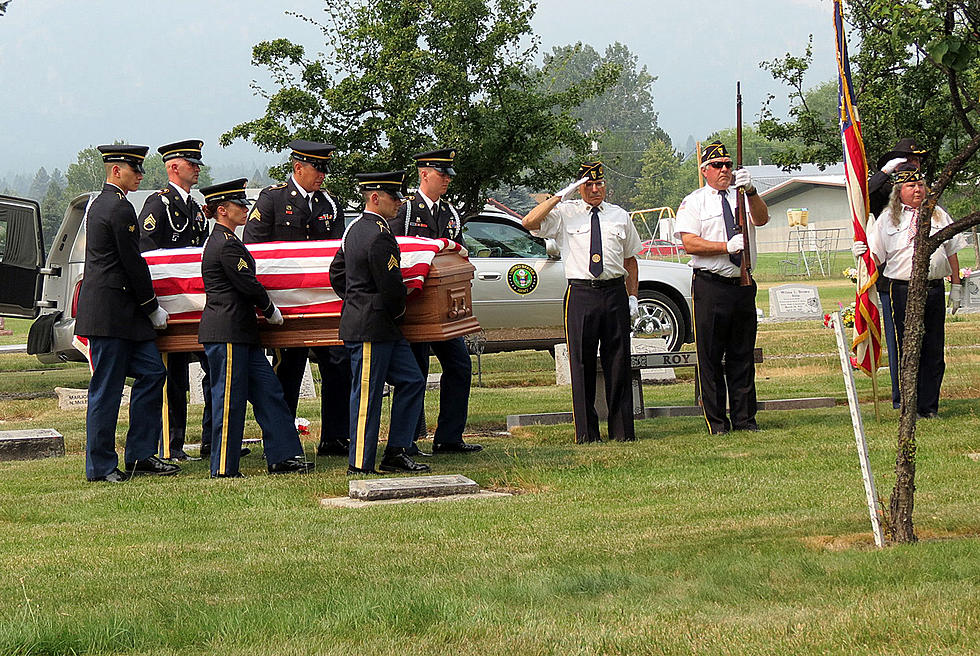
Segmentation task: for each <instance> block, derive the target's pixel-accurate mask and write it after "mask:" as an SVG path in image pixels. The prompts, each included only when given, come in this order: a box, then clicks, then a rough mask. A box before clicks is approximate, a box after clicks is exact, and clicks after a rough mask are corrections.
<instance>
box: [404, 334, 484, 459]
mask: <svg viewBox="0 0 980 656" xmlns="http://www.w3.org/2000/svg"><path fill="white" fill-rule="evenodd" d="M430 350H431V352H432V355H434V356H436V359H437V360H439V364H440V365H441V366H442V375H441V376H440V377H439V423H437V424H436V432H435V436H434V438H433V440H432V442H433V444H459V443H460V442H462V441H463V430H464V429H465V428H466V416H467V413H468V411H469V405H470V383H471V382H472V379H473V363H472V361H471V360H470V352H469V351H468V350H467V348H466V340H464V339H463V338H462V337H454V338H453V339H447V340H445V341H443V342H416V343H414V344H412V354H413V355H415V361H416V362H417V363H418V365H419V370H420V371H421V372H422V377H423V378H426V377H427V376H428V375H429V352H430ZM426 433H427V429H426V425H425V406H424V405H423V407H422V412H420V413H419V421H418V424H416V427H415V436H416V438H418V437H425V435H426Z"/></svg>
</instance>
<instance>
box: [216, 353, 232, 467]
mask: <svg viewBox="0 0 980 656" xmlns="http://www.w3.org/2000/svg"><path fill="white" fill-rule="evenodd" d="M231 352H232V351H231V344H230V343H226V344H225V399H224V400H225V404H224V405H225V407H224V408H223V409H222V411H221V458H220V459H219V460H218V473H219V474H227V473H228V471H227V464H228V415H229V413H230V410H231V374H232V367H231Z"/></svg>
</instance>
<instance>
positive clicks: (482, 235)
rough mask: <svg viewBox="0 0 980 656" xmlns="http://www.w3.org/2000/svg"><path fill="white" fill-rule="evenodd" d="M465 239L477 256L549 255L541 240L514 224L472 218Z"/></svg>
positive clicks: (468, 247) (470, 249)
mask: <svg viewBox="0 0 980 656" xmlns="http://www.w3.org/2000/svg"><path fill="white" fill-rule="evenodd" d="M463 240H464V241H465V243H466V248H467V250H469V251H470V254H472V255H473V256H475V257H541V258H546V257H548V251H547V249H546V248H545V246H544V244H543V243H542V242H541V240H539V239H537V238H535V237H532V236H531V235H529V234H528V233H527V232H525V231H524V230H522V229H521V228H518V227H517V226H514V225H507V224H505V223H495V222H491V221H481V220H479V219H470V220H469V221H467V222H466V224H465V225H464V226H463Z"/></svg>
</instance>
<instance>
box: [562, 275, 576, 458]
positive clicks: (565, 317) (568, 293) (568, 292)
mask: <svg viewBox="0 0 980 656" xmlns="http://www.w3.org/2000/svg"><path fill="white" fill-rule="evenodd" d="M571 295H572V286H571V285H569V286H568V287H567V288H566V289H565V308H564V313H563V314H562V319H563V322H564V324H565V349H568V297H569V296H571ZM571 356H572V353H571V351H568V360H569V363H571V359H572V357H571ZM576 437H578V433H576V432H575V399H574V397H573V398H572V441H573V442H575V441H576V439H575V438H576Z"/></svg>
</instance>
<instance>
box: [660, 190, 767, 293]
mask: <svg viewBox="0 0 980 656" xmlns="http://www.w3.org/2000/svg"><path fill="white" fill-rule="evenodd" d="M726 191H727V199H728V205H729V207H731V208H732V216H735V194H736V189H735V187H729V188H728V189H727V190H726ZM745 218H746V223H747V224H748V232H749V234H748V235H746V241H747V243H748V247H749V250H750V251H751V255H752V261H751V263H750V265H751V267H752V268H753V269H754V268H755V263H756V255H757V250H758V249H756V247H755V244H756V242H755V225H754V224H753V223H752V213H751V212H750V211H749V203H748V199H746V202H745ZM685 232H688V233H690V234H692V235H697V236H698V237H701V238H702V239H706V240H708V241H725V242H727V241H728V230H727V229H726V228H725V215H724V214H723V210H722V208H721V195H720V194H719V193H718V190H717V189H715V188H714V187H711V186H710V185H705V186H703V187H701V188H700V189H698V190H696V191H692V192H691V193H689V194H688V195H687V196H686V197H685V198H684V200H683V201H681V204H680V207H678V208H677V217H676V218H675V219H674V237H675V238H676V239H683V233H685ZM691 266H692V267H694V268H695V269H704V270H705V271H711V272H712V273H717V274H718V275H720V276H725V277H726V278H737V277H738V276H739V275H740V273H741V271H740V270H739V267H737V266H735V264H734V263H733V262H732V261H731V259H730V258H729V257H728V253H724V254H721V253H719V254H716V255H691Z"/></svg>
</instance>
